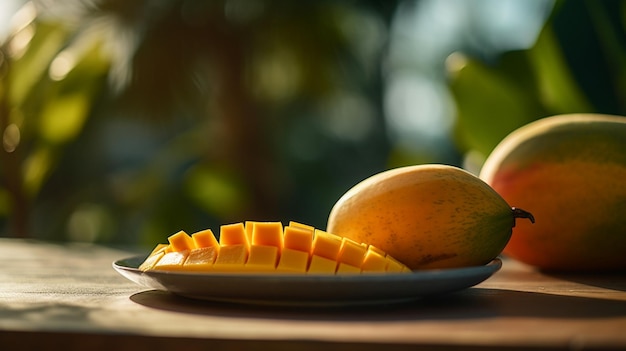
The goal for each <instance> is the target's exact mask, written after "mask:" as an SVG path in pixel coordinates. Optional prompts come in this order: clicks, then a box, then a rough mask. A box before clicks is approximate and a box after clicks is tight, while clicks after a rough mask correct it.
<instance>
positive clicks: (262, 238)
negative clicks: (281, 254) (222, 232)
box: [252, 222, 283, 248]
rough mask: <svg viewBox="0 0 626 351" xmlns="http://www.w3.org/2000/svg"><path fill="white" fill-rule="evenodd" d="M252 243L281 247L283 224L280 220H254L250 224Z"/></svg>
mask: <svg viewBox="0 0 626 351" xmlns="http://www.w3.org/2000/svg"><path fill="white" fill-rule="evenodd" d="M252 244H253V245H267V246H275V247H277V248H282V247H283V224H282V223H280V222H255V223H253V226H252Z"/></svg>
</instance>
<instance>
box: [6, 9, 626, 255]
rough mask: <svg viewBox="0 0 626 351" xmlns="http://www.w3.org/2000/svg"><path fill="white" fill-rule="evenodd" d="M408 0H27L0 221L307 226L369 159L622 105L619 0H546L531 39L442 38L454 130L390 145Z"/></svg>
mask: <svg viewBox="0 0 626 351" xmlns="http://www.w3.org/2000/svg"><path fill="white" fill-rule="evenodd" d="M407 3H411V2H410V1H402V2H396V1H377V0H369V1H360V2H353V1H330V0H327V1H326V0H325V1H301V2H293V1H246V0H223V1H194V0H167V1H165V0H141V1H120V0H103V1H78V0H75V1H44V0H40V1H29V2H26V3H25V5H24V6H23V7H22V8H21V10H20V11H19V12H18V13H16V14H15V16H14V18H15V21H14V22H13V25H12V27H11V32H10V33H9V34H8V36H7V37H6V38H5V39H4V40H3V42H2V46H1V51H0V79H1V80H0V130H1V131H2V132H3V134H2V137H3V149H2V150H1V151H0V224H1V227H0V230H1V231H0V235H2V236H20V237H35V238H41V239H47V240H81V241H95V242H105V243H116V244H125V245H145V246H146V247H151V246H153V244H154V242H157V241H163V240H164V239H165V238H166V237H167V236H168V235H169V234H171V233H173V232H176V231H178V230H181V229H183V230H186V231H188V232H193V231H196V230H200V229H205V228H216V227H217V226H219V225H220V224H224V223H227V222H234V221H243V220H280V221H288V220H297V221H300V222H304V223H308V224H311V225H315V226H316V227H320V228H323V227H325V225H326V216H327V215H328V212H329V211H330V208H331V207H332V205H333V204H334V202H335V201H336V200H337V199H338V198H339V197H340V196H341V194H343V192H345V191H346V190H347V189H348V188H349V187H350V186H352V185H353V184H355V183H356V182H358V181H360V180H362V179H363V178H365V177H367V176H369V175H371V174H374V173H376V172H379V171H381V170H384V169H386V168H389V167H395V166H399V165H403V164H408V163H421V162H440V163H453V164H459V165H460V164H462V163H463V158H464V157H465V155H466V154H469V153H478V154H479V155H482V157H485V156H486V155H487V154H488V153H489V151H490V150H491V149H492V148H493V147H494V146H495V144H496V143H497V142H498V141H499V140H500V139H501V138H502V137H504V136H505V135H506V134H507V133H508V132H510V131H512V130H513V129H515V128H516V127H518V126H520V125H522V124H525V123H527V122H529V121H532V120H534V119H537V118H540V117H543V116H547V115H551V114H557V113H568V112H588V111H595V112H602V113H613V114H624V115H626V106H625V105H626V103H625V95H624V94H625V92H626V71H625V69H626V61H625V57H626V49H625V48H626V42H625V41H626V36H624V28H625V26H624V24H625V19H626V16H625V11H626V7H625V6H624V2H623V1H613V0H607V1H575V0H571V1H561V2H556V3H555V5H554V7H553V9H552V14H551V16H550V18H549V19H548V21H547V22H546V23H545V25H544V26H543V30H542V31H541V34H540V35H539V37H538V39H537V41H536V42H535V44H534V45H533V46H532V47H530V48H527V49H524V50H513V51H507V52H504V53H499V54H498V55H495V56H493V57H485V56H481V55H475V54H476V53H475V52H471V50H468V51H465V52H463V50H460V52H457V53H454V54H452V55H450V57H449V58H448V60H447V63H448V65H447V67H448V74H449V75H448V77H447V79H448V80H447V84H448V86H449V89H450V92H451V94H452V96H453V97H454V106H453V109H452V110H454V111H456V112H455V116H454V119H453V121H454V124H453V129H452V130H451V131H450V135H449V136H447V139H446V140H444V141H440V142H438V143H439V144H437V143H435V144H434V146H433V145H430V146H431V147H435V148H439V149H445V150H446V152H443V153H442V152H433V150H432V149H428V148H423V149H415V148H413V149H411V148H406V147H405V145H403V144H402V143H401V142H399V141H397V140H395V139H394V137H393V133H389V125H388V120H387V117H388V116H385V108H384V99H385V86H386V85H385V82H386V79H387V76H386V73H385V72H386V68H387V70H388V68H389V67H387V66H388V65H389V63H388V62H387V61H386V59H387V56H386V55H387V50H388V47H389V41H390V31H391V28H392V25H393V23H394V19H395V17H396V15H397V14H398V11H399V10H398V9H399V8H400V9H402V8H403V7H402V6H404V7H406V5H407ZM415 3H420V1H416V2H415ZM386 64H387V66H386ZM416 138H418V136H416ZM442 143H445V144H442ZM431 144H433V143H431Z"/></svg>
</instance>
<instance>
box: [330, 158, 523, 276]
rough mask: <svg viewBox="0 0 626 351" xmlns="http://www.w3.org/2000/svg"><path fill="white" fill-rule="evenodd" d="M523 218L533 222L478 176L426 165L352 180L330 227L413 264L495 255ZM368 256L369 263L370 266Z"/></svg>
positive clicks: (439, 264)
mask: <svg viewBox="0 0 626 351" xmlns="http://www.w3.org/2000/svg"><path fill="white" fill-rule="evenodd" d="M520 217H524V218H529V219H531V220H532V215H531V214H530V213H528V212H526V211H524V210H521V209H517V208H512V207H511V206H509V205H508V204H507V202H506V201H504V199H503V198H502V197H501V196H500V195H499V194H498V193H497V192H495V191H494V190H493V189H492V188H491V187H490V186H489V185H487V184H486V183H485V182H483V181H482V180H480V179H479V178H478V177H477V176H475V175H473V174H471V173H469V172H467V171H465V170H463V169H461V168H458V167H454V166H447V165H431V164H428V165H417V166H407V167H400V168H395V169H391V170H387V171H384V172H381V173H378V174H375V175H373V176H371V177H369V178H367V179H365V180H363V181H362V182H360V183H358V184H356V185H355V186H354V187H352V188H351V189H349V190H348V191H347V192H346V193H345V194H343V196H341V198H340V199H339V200H338V201H337V202H336V203H335V205H334V206H333V208H332V209H331V212H330V215H329V217H328V225H327V230H328V231H329V232H332V233H335V234H338V235H340V236H343V237H345V238H348V239H352V240H353V241H356V242H367V243H369V244H370V245H373V246H375V247H377V248H379V249H381V250H383V251H384V252H386V253H387V254H388V255H390V256H392V257H393V258H394V259H397V260H399V261H400V262H402V263H403V264H405V265H406V266H408V267H409V268H410V269H412V270H418V269H430V268H454V267H468V266H477V265H484V264H487V263H489V262H490V261H491V260H493V259H494V258H495V257H496V256H498V255H499V254H500V253H501V252H502V249H503V248H504V246H505V245H506V243H507V242H508V240H509V238H510V237H511V234H512V228H513V226H515V219H516V218H520ZM368 254H369V253H368ZM370 255H371V254H370ZM371 256H372V258H373V259H372V260H371V261H370V260H368V266H369V265H370V264H371V265H372V266H375V264H376V263H375V262H376V258H375V257H374V256H373V255H371ZM370 262H371V263H370Z"/></svg>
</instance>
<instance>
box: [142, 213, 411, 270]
mask: <svg viewBox="0 0 626 351" xmlns="http://www.w3.org/2000/svg"><path fill="white" fill-rule="evenodd" d="M219 233H220V235H219V240H218V239H217V238H216V237H215V236H214V235H213V232H212V231H211V230H210V229H206V230H203V231H200V232H197V233H194V234H192V235H191V236H189V235H188V234H187V233H185V232H184V231H182V230H181V231H179V232H177V233H175V234H172V235H170V236H169V237H168V243H169V244H157V246H156V247H155V248H154V249H153V250H152V252H151V253H150V254H149V255H148V257H147V258H146V259H145V260H144V262H143V263H142V264H141V265H140V266H139V269H140V270H142V271H151V270H157V271H178V272H201V273H209V272H219V273H279V274H287V273H300V274H360V273H385V272H392V273H408V272H410V269H409V268H408V267H406V266H405V265H404V264H402V263H400V262H399V261H398V260H396V259H394V258H393V257H391V256H389V255H387V254H386V253H385V252H383V251H382V250H380V249H378V248H376V247H373V246H371V245H368V244H365V243H357V242H355V241H353V240H349V239H346V238H342V237H340V236H337V235H334V234H332V233H328V232H326V231H322V230H319V229H316V228H314V227H312V226H309V225H306V224H302V223H298V222H294V221H291V222H289V225H288V226H286V227H284V228H283V224H282V223H281V222H256V221H246V222H245V223H241V222H240V223H232V224H226V225H222V226H221V227H220V232H219Z"/></svg>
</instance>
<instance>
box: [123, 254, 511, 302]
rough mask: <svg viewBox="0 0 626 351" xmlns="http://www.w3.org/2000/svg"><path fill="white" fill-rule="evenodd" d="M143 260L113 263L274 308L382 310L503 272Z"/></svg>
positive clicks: (132, 272) (182, 286)
mask: <svg viewBox="0 0 626 351" xmlns="http://www.w3.org/2000/svg"><path fill="white" fill-rule="evenodd" d="M144 259H145V257H131V258H126V259H122V260H119V261H116V262H113V268H114V269H115V270H116V271H117V272H119V273H120V274H121V275H123V276H124V277H126V278H128V279H129V280H131V281H133V282H135V283H137V284H139V285H141V286H144V287H146V288H153V289H157V290H165V291H169V292H171V293H173V294H176V295H180V296H185V297H189V298H193V299H202V300H213V301H229V302H238V303H253V304H272V305H308V306H311V305H321V306H323V305H326V306H329V305H354V304H382V303H395V302H403V301H410V300H416V299H420V298H424V297H429V296H436V295H443V294H447V293H451V292H455V291H459V290H463V289H466V288H469V287H472V286H474V285H476V284H478V283H481V282H482V281H484V280H486V279H487V278H489V277H490V276H491V275H493V274H494V273H495V272H497V271H498V270H499V269H500V268H501V267H502V261H501V260H500V259H497V258H496V259H495V260H493V261H491V262H490V263H489V264H487V265H484V266H476V267H467V268H454V269H437V270H426V271H414V272H412V273H404V274H401V273H394V274H355V275H322V274H315V275H313V274H306V275H305V274H293V275H292V274H261V273H256V274H247V273H235V274H232V273H194V272H189V273H187V272H184V273H181V272H164V271H147V272H142V271H140V270H139V269H137V267H138V266H139V264H141V262H143V260H144Z"/></svg>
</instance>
